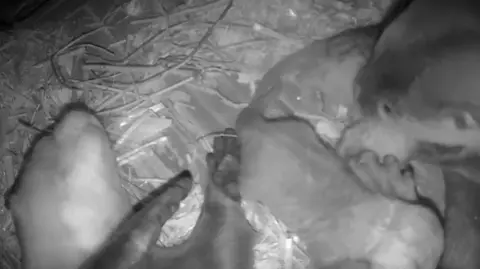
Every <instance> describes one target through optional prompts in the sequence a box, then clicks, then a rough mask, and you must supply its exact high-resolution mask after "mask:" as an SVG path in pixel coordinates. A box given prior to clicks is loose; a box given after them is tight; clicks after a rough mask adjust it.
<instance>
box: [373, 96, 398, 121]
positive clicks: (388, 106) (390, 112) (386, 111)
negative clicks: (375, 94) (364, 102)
mask: <svg viewBox="0 0 480 269" xmlns="http://www.w3.org/2000/svg"><path fill="white" fill-rule="evenodd" d="M377 114H378V115H379V116H380V118H382V119H385V118H391V117H393V116H395V110H394V107H393V104H392V103H391V102H388V101H387V100H380V101H378V104H377Z"/></svg>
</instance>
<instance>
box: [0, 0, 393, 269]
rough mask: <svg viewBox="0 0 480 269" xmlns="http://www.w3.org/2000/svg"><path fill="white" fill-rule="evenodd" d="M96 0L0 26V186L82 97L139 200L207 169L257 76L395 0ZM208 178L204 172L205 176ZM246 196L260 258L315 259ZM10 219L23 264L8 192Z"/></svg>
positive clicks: (194, 214) (1, 211) (166, 240)
mask: <svg viewBox="0 0 480 269" xmlns="http://www.w3.org/2000/svg"><path fill="white" fill-rule="evenodd" d="M86 2H87V4H85V5H84V6H82V5H80V6H78V7H75V9H70V10H68V9H67V10H60V11H58V12H60V13H62V12H63V15H64V16H63V17H62V18H61V19H55V18H54V17H55V16H47V17H48V18H50V20H47V19H45V18H44V19H43V20H42V18H39V19H37V21H36V23H35V25H36V27H35V28H32V27H31V25H30V26H29V25H28V24H25V25H23V26H22V25H20V27H18V29H16V30H15V32H14V33H13V34H11V35H6V34H5V35H3V34H2V38H1V39H0V57H1V59H2V60H1V61H0V62H1V63H2V65H1V66H0V71H1V73H0V89H1V90H0V100H1V103H0V146H1V147H0V158H1V159H0V164H1V173H2V176H1V178H2V180H1V182H0V194H3V193H5V191H6V190H7V189H8V188H9V187H10V186H11V184H13V181H14V179H15V176H16V174H17V172H18V169H19V167H20V165H21V163H22V159H23V154H24V152H25V151H26V149H27V148H28V147H29V146H30V143H31V139H32V137H33V136H34V135H35V134H37V133H38V132H39V130H43V129H44V128H45V127H46V126H47V125H49V124H50V123H52V118H54V117H55V116H56V115H57V113H58V112H59V109H60V108H61V107H62V106H63V105H64V104H66V103H68V102H70V101H71V100H76V99H82V100H85V101H86V102H87V103H88V104H89V106H90V107H92V108H93V109H95V110H96V111H98V112H99V114H100V116H101V117H102V118H103V120H104V122H105V126H106V127H107V130H108V132H109V134H110V137H111V139H112V141H114V148H115V150H116V151H117V152H118V157H117V161H118V163H119V173H120V175H121V176H122V178H123V180H124V187H125V189H126V190H127V191H128V192H129V193H130V194H131V198H132V203H135V202H137V201H138V200H139V199H141V198H142V197H144V196H145V195H146V194H147V193H148V192H149V191H150V190H152V189H153V188H155V187H157V186H159V185H161V184H162V183H163V182H165V181H166V180H167V179H168V178H170V177H171V176H172V175H174V174H175V173H177V172H178V171H180V170H181V169H182V168H190V169H191V170H192V171H194V172H195V174H197V175H204V174H205V173H204V171H205V165H204V163H203V162H204V156H205V154H206V152H207V151H209V150H210V146H209V141H210V139H209V138H207V139H199V138H200V137H202V136H204V135H206V134H208V133H210V132H212V131H219V130H222V129H223V128H225V127H227V126H232V125H233V123H234V121H235V118H236V115H237V113H238V112H239V110H240V109H242V108H243V107H245V105H246V104H247V103H248V102H249V100H250V98H251V96H252V94H253V92H254V87H253V86H252V85H254V83H255V81H257V80H258V79H259V78H261V77H262V75H263V74H264V73H265V72H266V71H267V70H268V69H269V68H270V67H272V66H273V65H274V64H275V63H276V62H277V61H278V60H280V59H281V58H282V57H284V56H285V55H288V54H290V53H292V52H294V51H296V50H298V49H299V48H301V47H303V46H304V45H305V44H307V43H308V42H310V41H311V40H313V39H321V38H325V37H327V36H330V35H331V34H333V33H336V32H339V31H341V30H343V29H346V28H350V27H352V26H355V25H363V24H366V23H369V22H372V21H376V20H378V19H379V18H380V16H381V13H382V12H383V10H384V9H385V8H386V7H387V6H388V4H390V1H388V0H385V1H376V2H375V3H372V2H371V1H357V2H350V1H333V0H317V1H315V0H262V1H257V0H235V1H230V0H214V1H204V0H189V1H186V2H181V1H178V0H167V1H155V0H131V1H122V3H114V2H115V1H113V0H112V1H93V2H92V1H90V2H88V1H86ZM96 2H98V3H100V2H101V4H98V3H97V4H95V3H96ZM160 2H161V3H163V5H161V3H160ZM58 12H57V13H58ZM67 13H68V14H67ZM65 15H66V16H65ZM67 22H68V23H67ZM202 180H204V179H202V178H200V177H198V176H197V182H198V183H199V185H200V184H202ZM0 199H1V200H3V196H0ZM201 203H202V193H201V188H200V186H197V187H195V189H194V191H193V192H192V193H191V194H190V196H189V197H188V198H187V199H186V200H185V201H184V202H183V204H182V206H181V208H180V209H179V211H178V212H177V213H176V214H175V216H174V217H173V218H172V219H171V220H170V221H169V222H167V224H166V225H165V226H164V230H163V233H162V236H161V238H160V240H159V241H160V242H159V243H160V244H162V245H166V246H168V245H172V244H177V243H179V242H181V241H182V240H184V239H185V238H186V237H187V236H188V234H189V232H190V230H191V229H192V228H193V226H194V224H195V221H196V219H197V218H198V214H199V210H200V206H201ZM245 208H246V211H247V215H248V217H249V220H250V221H251V223H252V225H253V226H254V227H256V229H257V230H258V231H259V233H258V238H257V246H256V249H255V252H256V268H259V269H260V268H289V267H290V268H304V267H305V266H306V264H307V263H308V259H307V258H306V257H305V256H304V255H303V252H302V251H301V246H300V245H301V244H300V243H301V242H298V243H299V244H300V245H298V244H296V242H295V240H292V239H290V238H291V236H289V235H288V234H287V233H286V232H285V228H284V227H283V226H282V224H281V223H279V222H278V221H276V220H275V219H274V218H273V217H272V216H271V215H269V214H268V212H267V210H266V209H264V208H261V207H260V206H259V205H254V204H250V203H249V204H248V205H245ZM0 226H1V230H0V248H1V249H0V252H1V255H2V257H0V259H1V260H0V268H19V256H20V254H19V250H18V245H17V242H16V238H15V235H14V227H13V224H12V220H11V217H10V215H9V213H8V211H7V210H6V209H5V208H4V207H3V202H0Z"/></svg>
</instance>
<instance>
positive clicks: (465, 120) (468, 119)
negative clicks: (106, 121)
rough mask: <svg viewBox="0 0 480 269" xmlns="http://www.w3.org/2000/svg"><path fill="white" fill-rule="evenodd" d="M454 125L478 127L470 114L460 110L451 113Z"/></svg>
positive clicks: (461, 127)
mask: <svg viewBox="0 0 480 269" xmlns="http://www.w3.org/2000/svg"><path fill="white" fill-rule="evenodd" d="M453 119H454V121H455V126H457V127H458V128H459V129H478V128H479V126H478V122H477V121H476V120H475V119H474V118H473V116H472V114H471V113H470V112H467V111H462V112H459V113H456V114H454V115H453Z"/></svg>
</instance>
